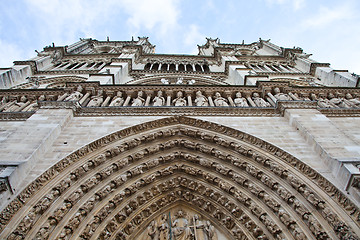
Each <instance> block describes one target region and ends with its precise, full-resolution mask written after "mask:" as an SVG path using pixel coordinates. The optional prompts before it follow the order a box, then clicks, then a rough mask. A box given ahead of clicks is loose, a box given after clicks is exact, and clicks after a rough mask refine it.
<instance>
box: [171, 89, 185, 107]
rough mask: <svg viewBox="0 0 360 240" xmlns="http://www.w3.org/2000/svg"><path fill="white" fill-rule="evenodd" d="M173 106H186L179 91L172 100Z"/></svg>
mask: <svg viewBox="0 0 360 240" xmlns="http://www.w3.org/2000/svg"><path fill="white" fill-rule="evenodd" d="M173 104H174V106H186V100H185V98H184V97H183V93H182V92H181V91H179V92H177V94H176V98H175V99H174V100H173Z"/></svg>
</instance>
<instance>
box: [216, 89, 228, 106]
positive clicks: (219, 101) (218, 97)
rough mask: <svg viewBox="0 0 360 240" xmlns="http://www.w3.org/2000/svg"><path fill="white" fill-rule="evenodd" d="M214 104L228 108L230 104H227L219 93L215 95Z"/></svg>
mask: <svg viewBox="0 0 360 240" xmlns="http://www.w3.org/2000/svg"><path fill="white" fill-rule="evenodd" d="M214 104H215V106H217V107H228V106H229V104H228V103H227V100H226V99H225V98H223V97H222V96H221V94H220V93H219V92H216V93H215V100H214Z"/></svg>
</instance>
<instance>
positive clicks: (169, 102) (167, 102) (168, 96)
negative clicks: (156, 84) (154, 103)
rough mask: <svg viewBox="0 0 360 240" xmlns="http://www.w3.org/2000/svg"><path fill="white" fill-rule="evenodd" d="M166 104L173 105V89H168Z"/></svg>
mask: <svg viewBox="0 0 360 240" xmlns="http://www.w3.org/2000/svg"><path fill="white" fill-rule="evenodd" d="M165 93H166V96H167V97H166V106H171V95H172V93H173V91H166V92H165Z"/></svg>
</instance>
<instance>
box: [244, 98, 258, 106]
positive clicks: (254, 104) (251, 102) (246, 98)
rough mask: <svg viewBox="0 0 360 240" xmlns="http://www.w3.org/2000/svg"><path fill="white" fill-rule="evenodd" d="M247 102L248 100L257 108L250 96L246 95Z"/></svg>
mask: <svg viewBox="0 0 360 240" xmlns="http://www.w3.org/2000/svg"><path fill="white" fill-rule="evenodd" d="M246 100H248V102H249V103H250V105H251V106H252V107H257V106H256V104H255V103H254V101H253V100H252V99H251V97H250V95H246Z"/></svg>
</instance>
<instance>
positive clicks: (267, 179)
mask: <svg viewBox="0 0 360 240" xmlns="http://www.w3.org/2000/svg"><path fill="white" fill-rule="evenodd" d="M179 208H185V209H187V210H189V211H190V210H191V211H192V212H196V213H197V214H198V215H200V216H201V219H202V220H203V221H204V222H205V221H209V222H210V223H211V225H212V226H214V228H215V229H216V231H217V233H218V236H222V239H357V237H356V236H357V235H359V234H360V230H359V209H358V208H357V207H356V206H355V205H354V204H353V203H352V202H351V201H349V199H347V198H346V196H344V195H343V194H342V193H341V192H340V191H339V190H338V189H336V188H335V187H334V186H333V185H332V184H331V183H329V182H328V181H327V180H326V179H325V178H323V177H322V176H321V175H319V174H318V173H317V172H315V171H314V170H313V169H311V168H310V167H309V166H307V165H305V164H303V163H302V162H301V161H299V160H298V159H296V158H295V157H294V156H292V155H290V154H289V153H287V152H285V151H283V150H281V149H279V148H277V147H275V146H273V145H271V144H269V143H267V142H265V141H263V140H261V139H258V138H256V137H254V136H251V135H248V134H246V133H243V132H241V131H238V130H235V129H232V128H229V127H225V126H222V125H219V124H215V123H211V122H207V121H202V120H197V119H192V118H188V117H183V116H177V117H171V118H164V119H160V120H155V121H152V122H147V123H143V124H140V125H136V126H133V127H130V128H127V129H124V130H120V131H118V132H115V133H113V134H110V135H108V136H106V137H103V138H101V139H99V140H96V141H94V142H92V143H90V144H89V145H87V146H85V147H83V148H81V149H79V150H77V151H76V152H74V153H72V154H71V155H69V156H68V157H66V158H65V159H63V160H61V161H60V162H58V163H57V164H55V165H54V166H53V167H51V168H50V169H49V170H47V171H46V172H45V173H44V174H42V175H41V176H40V177H39V178H38V179H36V180H35V181H34V182H33V183H31V184H30V185H29V186H28V187H27V188H26V189H25V190H24V191H23V192H21V193H20V194H19V195H18V196H17V198H16V199H15V200H13V201H12V202H11V203H10V204H9V205H8V206H7V208H6V209H4V210H3V211H2V212H1V215H0V217H1V225H0V227H1V228H0V231H1V233H0V238H1V239H22V238H25V239H142V237H144V235H143V234H144V232H146V229H148V226H149V224H150V223H151V221H152V220H153V219H159V216H160V215H162V214H167V213H168V212H170V211H171V210H172V209H179ZM172 222H173V221H172ZM190 222H191V219H189V223H190ZM191 231H192V230H191V228H189V233H191ZM173 239H176V238H173Z"/></svg>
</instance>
